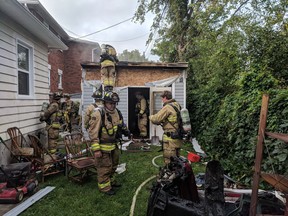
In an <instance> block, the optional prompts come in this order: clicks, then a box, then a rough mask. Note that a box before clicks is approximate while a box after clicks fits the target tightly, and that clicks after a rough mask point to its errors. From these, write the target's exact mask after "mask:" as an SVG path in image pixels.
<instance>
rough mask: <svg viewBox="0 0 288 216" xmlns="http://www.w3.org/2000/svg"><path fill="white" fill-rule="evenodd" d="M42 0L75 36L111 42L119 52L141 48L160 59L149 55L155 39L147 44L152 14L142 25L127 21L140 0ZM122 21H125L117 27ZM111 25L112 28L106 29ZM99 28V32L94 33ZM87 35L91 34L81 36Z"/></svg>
mask: <svg viewBox="0 0 288 216" xmlns="http://www.w3.org/2000/svg"><path fill="white" fill-rule="evenodd" d="M39 1H40V2H41V4H42V5H43V6H44V7H45V9H46V10H47V11H48V12H49V13H50V15H51V16H52V17H53V18H54V19H55V20H56V21H57V22H58V23H59V24H60V25H61V27H62V28H63V29H64V30H65V31H66V32H67V34H69V35H70V36H72V37H75V38H79V37H81V39H84V40H89V41H94V42H98V43H99V44H100V45H101V44H110V45H112V46H113V47H114V48H115V49H116V51H117V53H122V52H123V50H126V49H127V50H128V51H132V50H135V49H138V50H139V51H140V53H143V52H145V56H146V58H148V59H149V60H154V61H157V60H158V59H159V58H158V57H157V56H153V55H151V54H150V51H151V48H152V47H153V42H152V43H150V44H149V45H148V46H147V45H146V41H147V39H148V36H149V33H150V26H151V25H152V19H153V16H152V15H150V16H148V17H147V18H146V19H145V22H144V23H143V24H142V25H141V24H140V23H135V22H132V21H131V20H129V21H126V20H128V19H129V18H132V17H133V15H134V13H135V11H136V9H137V7H138V4H139V3H138V1H137V0H76V1H71V0H39ZM120 22H123V23H121V24H119V25H116V26H114V25H115V24H118V23H120ZM111 26H113V27H111ZM108 27H111V28H109V29H106V28H108ZM104 29H106V30H104ZM101 30H103V31H101ZM97 31H100V32H98V33H95V34H92V33H94V32H97ZM88 34H92V35H90V36H88V37H82V36H86V35H88Z"/></svg>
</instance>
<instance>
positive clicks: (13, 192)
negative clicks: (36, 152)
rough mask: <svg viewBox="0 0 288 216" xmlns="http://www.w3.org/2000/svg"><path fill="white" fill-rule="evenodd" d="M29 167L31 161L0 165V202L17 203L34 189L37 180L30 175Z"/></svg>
mask: <svg viewBox="0 0 288 216" xmlns="http://www.w3.org/2000/svg"><path fill="white" fill-rule="evenodd" d="M30 169H31V162H23V163H14V164H9V165H5V166H0V203H18V202H21V201H22V200H23V198H24V195H25V194H33V193H34V192H35V191H36V189H37V186H38V181H37V180H36V179H35V178H34V177H31V176H30Z"/></svg>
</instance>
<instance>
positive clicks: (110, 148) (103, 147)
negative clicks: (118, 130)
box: [100, 143, 116, 151]
mask: <svg viewBox="0 0 288 216" xmlns="http://www.w3.org/2000/svg"><path fill="white" fill-rule="evenodd" d="M115 148H116V144H115V143H105V144H101V145H100V149H101V150H102V151H113V150H114V149H115Z"/></svg>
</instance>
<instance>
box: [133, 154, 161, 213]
mask: <svg viewBox="0 0 288 216" xmlns="http://www.w3.org/2000/svg"><path fill="white" fill-rule="evenodd" d="M159 157H162V155H158V156H156V157H154V158H153V159H152V164H153V165H154V166H155V167H157V168H159V166H158V165H157V164H156V163H155V159H156V158H159ZM154 178H156V175H153V176H151V177H150V178H148V179H146V180H145V181H144V182H143V183H142V184H141V185H140V186H139V187H138V188H137V190H136V192H135V194H134V196H133V200H132V204H131V207H130V216H133V215H134V209H135V204H136V199H137V195H138V193H139V191H140V190H141V188H142V187H143V186H144V185H145V184H147V183H148V182H149V181H151V180H152V179H154Z"/></svg>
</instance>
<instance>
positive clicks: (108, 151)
mask: <svg viewBox="0 0 288 216" xmlns="http://www.w3.org/2000/svg"><path fill="white" fill-rule="evenodd" d="M103 101H104V107H103V108H102V109H96V110H95V111H94V112H93V113H92V116H91V120H90V127H89V136H90V139H91V149H92V151H93V152H94V157H95V163H96V168H97V180H98V188H99V191H100V192H102V193H104V194H106V195H114V194H115V187H120V186H121V185H120V184H119V183H116V181H115V179H114V177H115V176H114V174H115V171H116V168H117V166H118V164H119V155H120V150H119V148H118V141H119V138H120V137H122V134H123V135H124V136H130V132H129V130H128V129H127V127H126V126H125V124H124V122H123V117H122V114H121V112H120V111H119V110H118V109H117V108H116V104H117V103H118V102H119V96H118V94H117V93H115V92H105V93H104V97H103Z"/></svg>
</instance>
